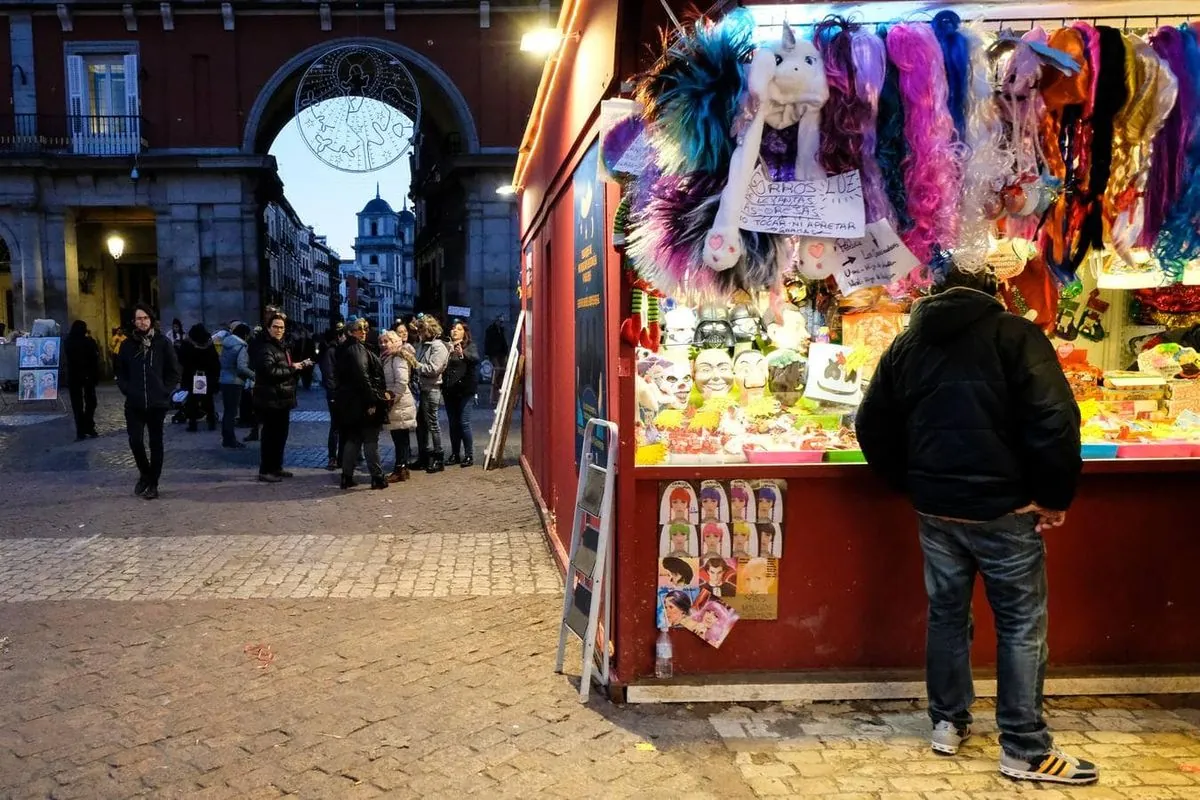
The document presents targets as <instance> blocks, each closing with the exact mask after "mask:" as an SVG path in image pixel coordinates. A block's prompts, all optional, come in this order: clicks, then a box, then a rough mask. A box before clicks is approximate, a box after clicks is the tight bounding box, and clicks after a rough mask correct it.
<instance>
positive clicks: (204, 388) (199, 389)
mask: <svg viewBox="0 0 1200 800" xmlns="http://www.w3.org/2000/svg"><path fill="white" fill-rule="evenodd" d="M192 394H208V376H207V375H196V376H194V377H193V378H192Z"/></svg>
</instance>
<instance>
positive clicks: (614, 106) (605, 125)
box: [599, 98, 652, 183]
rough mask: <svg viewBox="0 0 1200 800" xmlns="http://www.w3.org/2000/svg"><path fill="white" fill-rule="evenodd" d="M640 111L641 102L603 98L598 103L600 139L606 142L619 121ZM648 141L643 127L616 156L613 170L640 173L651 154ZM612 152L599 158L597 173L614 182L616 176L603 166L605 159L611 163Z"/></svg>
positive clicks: (631, 173) (621, 172)
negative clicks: (622, 151) (623, 150)
mask: <svg viewBox="0 0 1200 800" xmlns="http://www.w3.org/2000/svg"><path fill="white" fill-rule="evenodd" d="M641 113H642V105H641V103H637V102H634V101H633V100H627V99H624V98H614V99H611V100H604V101H603V102H601V103H600V141H601V143H602V145H601V146H603V143H604V142H606V140H607V137H608V133H609V131H611V130H612V129H613V128H615V127H616V126H617V125H618V124H619V123H621V122H622V121H624V120H626V119H628V118H629V117H634V116H640V115H641ZM651 154H652V153H651V148H650V142H649V140H648V139H647V138H646V132H645V129H644V128H643V130H642V131H641V132H640V133H639V134H638V135H637V138H636V139H634V141H633V142H631V143H630V144H629V146H628V147H626V149H625V152H624V153H622V154H620V155H618V156H617V163H616V164H614V166H613V172H615V173H617V174H624V175H641V174H642V173H643V172H644V171H645V169H646V164H648V163H649V162H650V160H651V159H650V156H651ZM614 155H617V154H614V153H608V152H606V153H605V154H604V156H605V157H604V158H601V159H600V163H599V175H600V179H601V180H604V181H608V182H610V183H615V182H616V178H614V177H613V174H612V173H610V172H609V171H608V169H607V168H606V167H605V161H606V160H607V161H609V162H610V163H611V161H612V158H613V156H614Z"/></svg>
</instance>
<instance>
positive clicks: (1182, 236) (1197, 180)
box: [1153, 25, 1200, 281]
mask: <svg viewBox="0 0 1200 800" xmlns="http://www.w3.org/2000/svg"><path fill="white" fill-rule="evenodd" d="M1179 30H1180V31H1181V32H1182V33H1183V49H1184V59H1185V61H1186V63H1187V71H1188V76H1189V77H1190V79H1191V82H1192V85H1193V86H1200V42H1198V41H1197V39H1196V32H1195V31H1193V30H1192V29H1191V27H1189V26H1187V25H1181V26H1180V27H1179ZM1196 109H1197V111H1196V116H1195V117H1194V118H1193V120H1192V122H1191V125H1190V126H1189V127H1190V137H1191V138H1190V139H1189V140H1188V142H1187V143H1186V146H1187V159H1186V162H1185V164H1184V172H1183V174H1184V178H1183V184H1182V185H1183V186H1184V191H1183V194H1181V195H1180V196H1179V199H1178V200H1176V201H1175V203H1174V205H1172V206H1171V208H1170V210H1169V211H1168V212H1167V218H1166V219H1165V220H1164V221H1163V225H1162V228H1161V229H1160V230H1159V233H1158V239H1157V240H1156V241H1155V242H1154V250H1153V253H1154V257H1155V258H1157V259H1158V263H1159V265H1160V266H1161V267H1162V269H1163V270H1164V271H1165V272H1166V273H1167V274H1168V275H1169V276H1170V277H1171V279H1172V280H1174V281H1178V280H1179V279H1180V278H1181V277H1182V276H1183V271H1184V268H1185V267H1186V266H1187V264H1188V262H1191V261H1194V260H1195V259H1196V258H1198V257H1200V104H1197V106H1196Z"/></svg>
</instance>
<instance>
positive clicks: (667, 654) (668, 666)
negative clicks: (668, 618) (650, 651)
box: [654, 628, 675, 679]
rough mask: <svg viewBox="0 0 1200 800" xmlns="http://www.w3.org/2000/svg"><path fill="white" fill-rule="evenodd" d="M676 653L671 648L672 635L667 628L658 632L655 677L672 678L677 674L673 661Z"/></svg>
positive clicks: (655, 648) (655, 644)
mask: <svg viewBox="0 0 1200 800" xmlns="http://www.w3.org/2000/svg"><path fill="white" fill-rule="evenodd" d="M674 657H675V651H674V650H673V649H672V648H671V634H670V632H669V631H668V630H667V629H666V628H660V629H659V631H658V641H657V642H655V643H654V677H656V678H664V679H665V678H670V677H671V676H672V675H674V674H675V668H674V666H673V665H672V661H673V659H674Z"/></svg>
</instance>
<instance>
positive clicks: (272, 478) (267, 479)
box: [258, 472, 283, 483]
mask: <svg viewBox="0 0 1200 800" xmlns="http://www.w3.org/2000/svg"><path fill="white" fill-rule="evenodd" d="M258 479H259V480H260V481H262V482H263V483H282V482H283V478H281V477H279V476H278V475H268V474H266V473H264V472H260V473H258Z"/></svg>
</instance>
